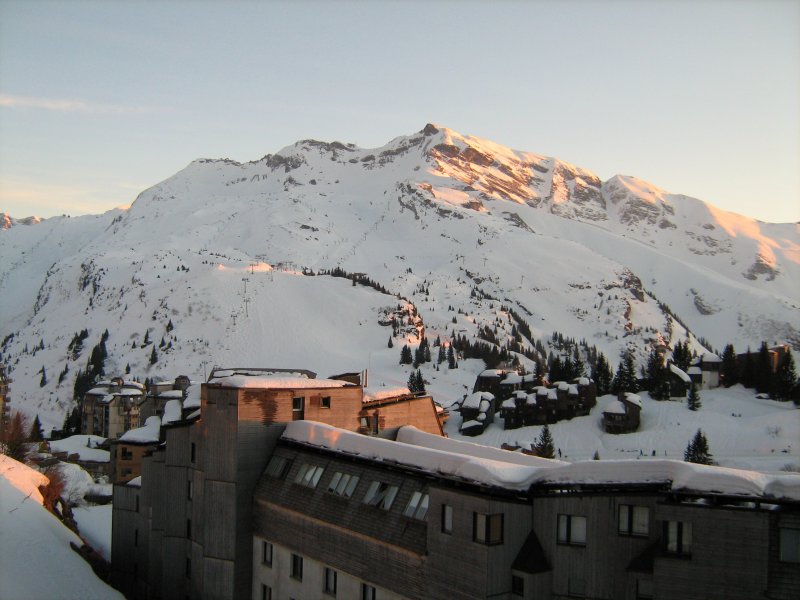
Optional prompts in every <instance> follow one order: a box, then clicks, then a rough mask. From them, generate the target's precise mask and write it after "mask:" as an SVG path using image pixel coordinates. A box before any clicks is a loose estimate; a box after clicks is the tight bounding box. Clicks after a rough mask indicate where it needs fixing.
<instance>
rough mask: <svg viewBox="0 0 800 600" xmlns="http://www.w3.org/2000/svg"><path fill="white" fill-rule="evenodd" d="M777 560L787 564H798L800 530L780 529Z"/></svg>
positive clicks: (799, 558) (799, 556) (799, 560)
mask: <svg viewBox="0 0 800 600" xmlns="http://www.w3.org/2000/svg"><path fill="white" fill-rule="evenodd" d="M778 534H779V537H780V542H779V543H780V554H779V560H780V561H781V562H788V563H800V529H790V528H789V527H781V528H780V529H779V530H778Z"/></svg>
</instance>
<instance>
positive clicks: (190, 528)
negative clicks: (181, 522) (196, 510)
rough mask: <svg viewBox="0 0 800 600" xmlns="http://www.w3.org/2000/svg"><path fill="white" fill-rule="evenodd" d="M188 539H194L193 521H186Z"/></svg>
mask: <svg viewBox="0 0 800 600" xmlns="http://www.w3.org/2000/svg"><path fill="white" fill-rule="evenodd" d="M186 537H187V538H191V537H192V520H191V519H186Z"/></svg>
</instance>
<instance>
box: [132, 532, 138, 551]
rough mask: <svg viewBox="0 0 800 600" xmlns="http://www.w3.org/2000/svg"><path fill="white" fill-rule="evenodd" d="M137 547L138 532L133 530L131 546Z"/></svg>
mask: <svg viewBox="0 0 800 600" xmlns="http://www.w3.org/2000/svg"><path fill="white" fill-rule="evenodd" d="M138 545H139V530H138V529H134V530H133V546H134V547H136V546H138Z"/></svg>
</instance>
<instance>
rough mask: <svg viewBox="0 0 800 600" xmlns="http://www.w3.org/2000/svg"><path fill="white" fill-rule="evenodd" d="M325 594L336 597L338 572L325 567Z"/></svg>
mask: <svg viewBox="0 0 800 600" xmlns="http://www.w3.org/2000/svg"><path fill="white" fill-rule="evenodd" d="M324 592H325V593H326V594H330V595H331V596H335V595H336V571H334V570H333V569H330V568H328V567H325V587H324Z"/></svg>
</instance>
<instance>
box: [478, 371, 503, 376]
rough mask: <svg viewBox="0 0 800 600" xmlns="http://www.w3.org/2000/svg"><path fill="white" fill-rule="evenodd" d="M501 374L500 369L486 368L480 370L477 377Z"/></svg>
mask: <svg viewBox="0 0 800 600" xmlns="http://www.w3.org/2000/svg"><path fill="white" fill-rule="evenodd" d="M502 374H503V370H502V369H486V370H485V371H482V372H481V374H480V375H479V377H500V376H501V375H502Z"/></svg>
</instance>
